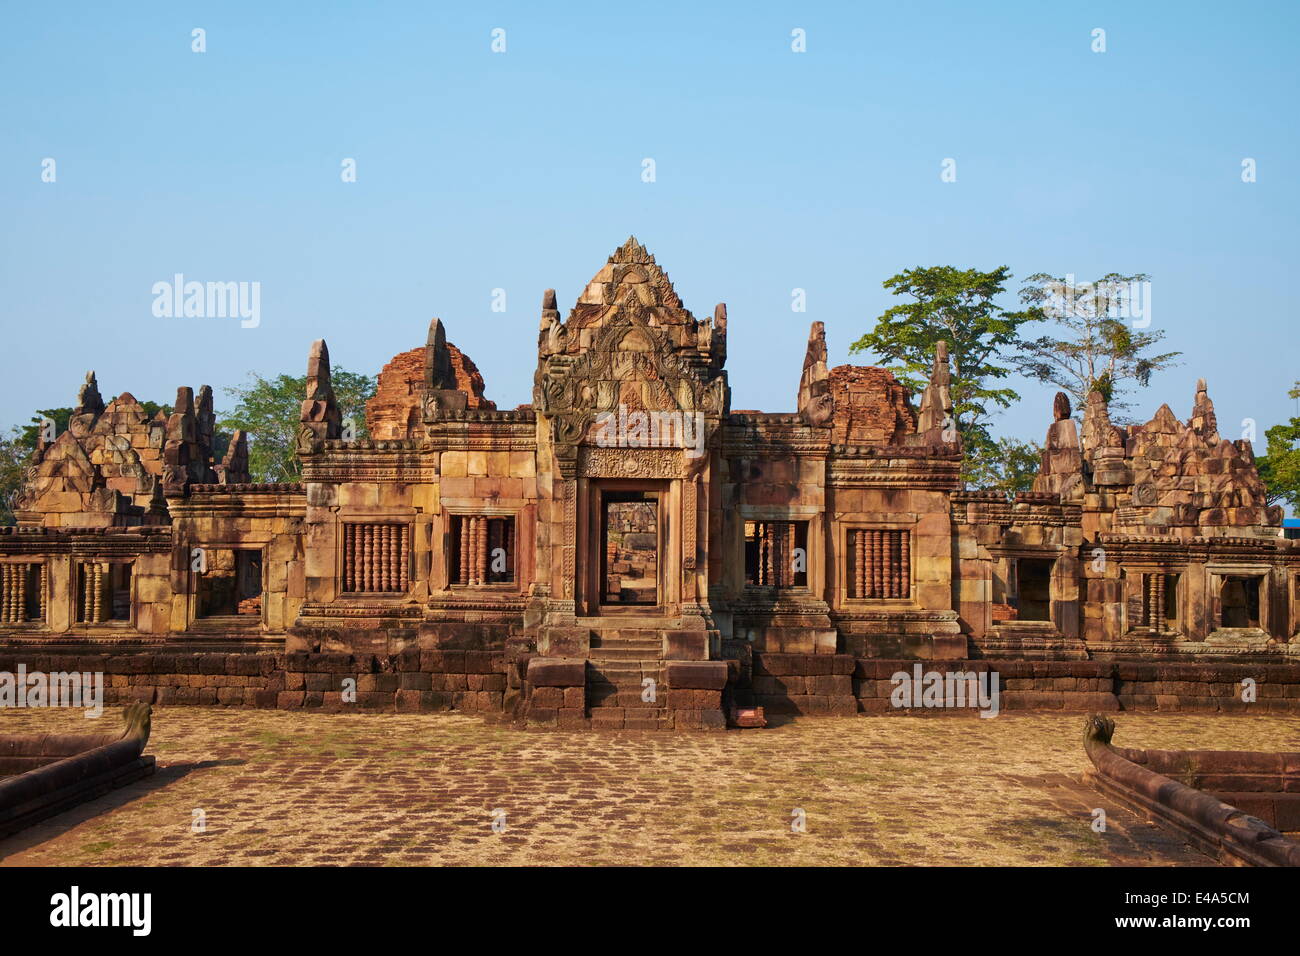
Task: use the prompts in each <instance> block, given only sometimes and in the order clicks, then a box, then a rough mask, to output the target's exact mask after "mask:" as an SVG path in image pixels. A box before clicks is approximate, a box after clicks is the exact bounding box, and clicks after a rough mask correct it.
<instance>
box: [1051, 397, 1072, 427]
mask: <svg viewBox="0 0 1300 956" xmlns="http://www.w3.org/2000/svg"><path fill="white" fill-rule="evenodd" d="M1073 412H1074V409H1073V408H1071V407H1070V396H1069V395H1066V394H1065V393H1064V392H1057V393H1056V398H1054V399H1053V400H1052V420H1053V421H1058V422H1061V421H1065V419H1067V418H1069V417H1070V415H1071V414H1072V413H1073Z"/></svg>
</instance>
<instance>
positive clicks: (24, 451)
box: [0, 428, 32, 527]
mask: <svg viewBox="0 0 1300 956" xmlns="http://www.w3.org/2000/svg"><path fill="white" fill-rule="evenodd" d="M31 457H32V449H31V448H29V447H27V445H26V443H25V440H24V435H23V430H22V429H21V428H11V429H10V430H9V434H7V435H0V527H7V526H9V525H12V524H14V523H15V519H14V499H15V498H16V497H17V496H18V491H19V489H20V488H21V487H22V483H23V472H25V471H26V470H27V463H28V462H29V461H30V460H31Z"/></svg>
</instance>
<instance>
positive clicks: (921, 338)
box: [849, 266, 1040, 481]
mask: <svg viewBox="0 0 1300 956" xmlns="http://www.w3.org/2000/svg"><path fill="white" fill-rule="evenodd" d="M1010 278H1011V272H1010V269H1009V268H1008V267H1007V266H1000V267H999V268H997V269H994V270H993V271H992V272H980V271H979V270H977V269H957V268H954V267H953V266H929V267H921V266H918V267H917V268H915V269H908V270H907V271H906V272H902V273H899V274H898V275H896V276H894V277H892V278H890V279H887V280H886V281H885V283H884V286H885V288H886V289H890V290H892V291H893V293H894V295H898V296H907V297H910V298H911V300H912V301H910V302H901V303H899V304H898V305H895V306H892V307H890V308H889V309H886V310H885V313H884V314H883V315H881V316H880V317H879V318H878V319H876V327H875V328H874V329H872V330H871V331H870V332H868V333H867V334H866V335H864V336H862V337H861V338H860V339H858V340H857V341H856V342H854V343H853V345H852V346H850V348H849V351H851V352H873V353H875V354H876V355H878V356H880V357H881V358H882V359H883V360H884V361H885V362H886V363H887V366H888V367H889V369H890V371H892V372H893V373H894V374H895V375H896V376H897V377H898V379H899V381H901V382H902V383H903V384H904V385H906V386H907V387H908V388H909V389H910V390H911V391H912V392H913V393H914V394H915V393H917V392H919V391H920V390H921V389H922V388H924V387H925V384H926V382H927V380H928V378H929V374H930V368H931V366H932V363H933V361H934V352H935V347H936V345H937V344H938V343H939V342H940V341H945V342H947V343H948V354H949V356H950V357H951V361H952V400H953V416H954V418H955V419H956V421H955V423H954V424H956V426H957V430H958V431H959V432H960V433H961V435H962V440H963V442H964V443H965V445H966V448H967V451H968V454H967V460H968V462H973V461H974V460H975V459H976V458H977V457H978V456H979V455H984V456H988V457H992V456H994V455H995V454H996V452H997V450H996V448H995V442H994V440H993V438H992V436H991V435H990V434H989V419H990V417H991V416H992V415H993V414H994V413H995V412H996V411H997V410H999V409H1003V408H1006V407H1008V406H1009V405H1011V403H1012V402H1014V401H1016V400H1017V399H1018V398H1019V397H1020V396H1019V395H1018V394H1017V393H1016V391H1015V390H1014V389H1011V388H1008V387H1005V386H999V385H997V384H996V383H997V382H999V381H1001V380H1002V379H1005V378H1006V377H1007V376H1008V375H1009V374H1010V373H1011V371H1012V368H1011V366H1010V364H1009V363H1008V360H1007V356H1008V355H1012V354H1013V353H1014V350H1015V347H1016V345H1017V343H1018V342H1019V332H1018V330H1019V328H1020V326H1021V325H1023V324H1024V323H1025V322H1029V321H1033V320H1035V319H1037V318H1039V317H1040V313H1039V312H1038V311H1037V310H1035V309H1028V310H1024V311H1018V312H1009V311H1007V310H1005V309H1003V308H1001V307H1000V306H999V305H998V304H997V303H996V301H995V299H996V298H997V297H998V296H999V295H1001V294H1002V293H1003V292H1004V291H1005V288H1006V283H1007V281H1008V280H1009V279H1010ZM965 477H966V478H967V480H968V481H978V480H979V475H978V473H977V471H976V470H975V469H974V468H973V467H968V469H967V473H966V475H965Z"/></svg>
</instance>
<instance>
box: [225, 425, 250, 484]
mask: <svg viewBox="0 0 1300 956" xmlns="http://www.w3.org/2000/svg"><path fill="white" fill-rule="evenodd" d="M218 481H219V482H220V483H221V484H223V485H238V484H242V483H244V482H246V481H248V436H247V435H246V434H245V433H244V431H243V430H242V429H236V430H235V433H234V434H233V435H231V436H230V447H229V448H227V449H226V454H225V456H224V457H223V458H222V459H221V467H220V468H219V469H218Z"/></svg>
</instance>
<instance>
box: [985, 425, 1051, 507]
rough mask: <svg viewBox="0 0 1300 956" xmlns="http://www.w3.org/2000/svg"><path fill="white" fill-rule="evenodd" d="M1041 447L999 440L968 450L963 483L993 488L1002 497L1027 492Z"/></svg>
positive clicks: (1009, 439) (1036, 472)
mask: <svg viewBox="0 0 1300 956" xmlns="http://www.w3.org/2000/svg"><path fill="white" fill-rule="evenodd" d="M1042 453H1043V446H1042V445H1039V444H1038V443H1037V442H1032V441H1021V440H1020V439H1018V438H999V439H997V440H995V441H993V442H991V443H990V444H989V445H988V446H986V447H980V448H977V449H975V450H974V451H968V452H967V455H966V458H967V466H966V470H967V476H966V482H967V484H968V485H970V486H972V487H974V488H993V489H996V490H998V491H1001V492H1002V493H1003V494H1005V495H1008V496H1009V495H1012V494H1015V493H1016V492H1017V491H1030V490H1031V489H1032V488H1033V486H1034V479H1035V478H1036V477H1038V469H1039V466H1040V465H1041V464H1042Z"/></svg>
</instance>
